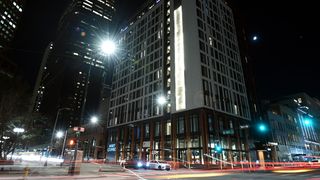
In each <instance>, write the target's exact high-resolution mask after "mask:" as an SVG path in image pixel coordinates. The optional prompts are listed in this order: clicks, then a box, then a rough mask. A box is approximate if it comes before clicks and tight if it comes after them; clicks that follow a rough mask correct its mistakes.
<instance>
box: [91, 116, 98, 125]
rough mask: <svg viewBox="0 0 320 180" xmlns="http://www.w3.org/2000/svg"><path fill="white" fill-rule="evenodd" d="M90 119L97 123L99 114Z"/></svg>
mask: <svg viewBox="0 0 320 180" xmlns="http://www.w3.org/2000/svg"><path fill="white" fill-rule="evenodd" d="M90 121H91V123H92V124H97V123H98V121H99V119H98V117H97V116H92V117H91V119H90Z"/></svg>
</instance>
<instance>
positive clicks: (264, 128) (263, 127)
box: [258, 123, 268, 132]
mask: <svg viewBox="0 0 320 180" xmlns="http://www.w3.org/2000/svg"><path fill="white" fill-rule="evenodd" d="M258 130H259V132H266V131H267V130H268V128H267V126H266V125H265V124H264V123H260V124H258Z"/></svg>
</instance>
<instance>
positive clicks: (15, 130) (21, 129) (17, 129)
mask: <svg viewBox="0 0 320 180" xmlns="http://www.w3.org/2000/svg"><path fill="white" fill-rule="evenodd" d="M13 132H15V133H23V132H24V129H23V128H14V129H13Z"/></svg>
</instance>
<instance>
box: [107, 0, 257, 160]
mask: <svg viewBox="0 0 320 180" xmlns="http://www.w3.org/2000/svg"><path fill="white" fill-rule="evenodd" d="M120 42H121V44H122V45H123V47H124V48H125V49H126V53H127V54H128V58H126V59H124V60H123V61H121V62H120V63H119V64H118V65H117V66H116V68H115V71H114V76H113V83H112V84H113V85H112V93H111V102H110V117H109V119H108V146H107V158H108V159H109V160H119V159H141V160H153V159H165V160H170V161H175V162H181V163H182V164H192V165H204V164H206V163H211V164H217V163H218V162H219V159H221V160H222V161H225V162H229V164H230V163H231V164H232V163H233V162H238V161H245V160H250V157H249V147H248V143H247V142H248V139H247V133H246V132H247V129H246V127H248V126H246V125H248V124H249V122H250V119H251V118H250V111H249V105H248V98H247V94H246V86H245V81H244V75H243V70H242V64H241V59H240V52H239V47H238V42H237V35H236V29H235V23H234V20H233V13H232V10H231V9H230V8H229V7H228V5H227V4H226V3H225V1H223V0H206V1H205V0H187V1H181V0H151V1H148V2H146V3H145V5H144V7H143V8H142V10H141V11H140V12H139V13H138V14H137V15H136V16H135V17H134V18H133V19H132V21H130V23H129V24H128V26H127V27H125V28H123V29H122V30H121V38H120ZM220 147H221V148H222V152H221V153H220V152H219V151H217V149H219V148H220ZM217 159H218V160H217ZM225 164H226V165H227V164H228V163H225Z"/></svg>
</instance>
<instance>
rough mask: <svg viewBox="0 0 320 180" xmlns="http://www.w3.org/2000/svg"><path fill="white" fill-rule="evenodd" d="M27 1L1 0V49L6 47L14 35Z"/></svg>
mask: <svg viewBox="0 0 320 180" xmlns="http://www.w3.org/2000/svg"><path fill="white" fill-rule="evenodd" d="M24 4H25V1H23V0H21V1H20V0H19V1H17V0H13V1H12V0H4V1H0V49H2V48H4V47H6V46H7V45H8V43H10V42H11V41H12V39H13V37H14V33H15V31H16V29H17V26H18V22H19V19H20V18H21V16H22V11H23V8H24Z"/></svg>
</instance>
